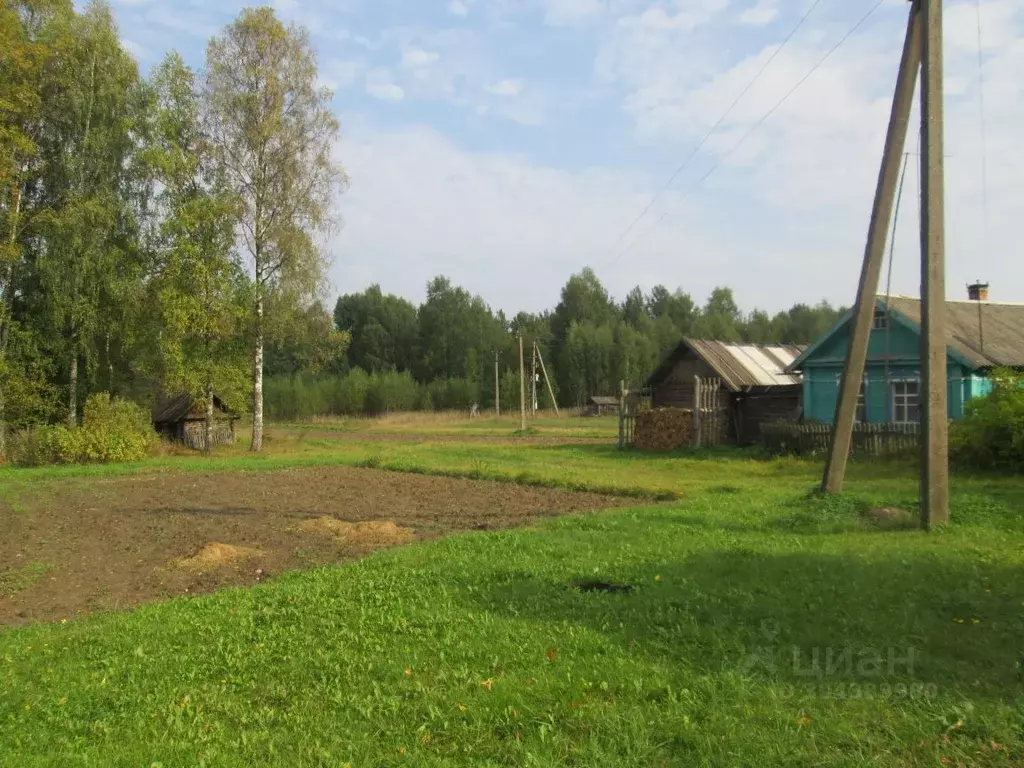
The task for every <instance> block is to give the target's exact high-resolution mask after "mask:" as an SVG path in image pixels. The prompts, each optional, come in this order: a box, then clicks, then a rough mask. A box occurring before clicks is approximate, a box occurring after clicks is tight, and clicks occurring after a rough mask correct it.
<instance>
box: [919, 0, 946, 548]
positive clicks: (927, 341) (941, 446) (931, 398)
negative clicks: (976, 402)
mask: <svg viewBox="0 0 1024 768" xmlns="http://www.w3.org/2000/svg"><path fill="white" fill-rule="evenodd" d="M923 1H924V57H923V60H922V69H921V189H922V200H921V335H922V339H921V346H922V348H921V353H922V354H921V360H922V363H923V370H922V373H923V376H922V378H923V381H922V382H921V383H922V384H923V386H922V388H921V389H922V390H923V391H922V392H921V395H922V396H923V397H924V411H923V414H922V416H923V419H924V434H923V435H922V442H923V443H924V447H923V452H924V457H923V461H922V462H921V523H922V525H923V526H924V527H926V528H928V527H930V526H933V525H943V524H945V523H947V522H949V415H948V414H949V410H948V403H947V397H948V395H947V392H946V387H947V386H948V384H947V372H946V355H947V354H948V353H947V351H946V232H945V195H944V189H943V188H944V185H945V178H944V177H945V169H944V167H943V164H944V159H943V103H942V85H943V77H942V0H923Z"/></svg>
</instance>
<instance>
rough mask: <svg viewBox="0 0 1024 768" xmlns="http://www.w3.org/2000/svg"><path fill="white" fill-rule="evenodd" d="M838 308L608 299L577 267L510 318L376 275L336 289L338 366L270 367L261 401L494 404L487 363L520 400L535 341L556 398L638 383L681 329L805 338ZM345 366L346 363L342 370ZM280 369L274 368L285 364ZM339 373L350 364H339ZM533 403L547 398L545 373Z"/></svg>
mask: <svg viewBox="0 0 1024 768" xmlns="http://www.w3.org/2000/svg"><path fill="white" fill-rule="evenodd" d="M842 311H843V310H841V309H836V308H833V307H832V306H830V305H829V304H828V303H827V302H824V301H822V302H820V303H818V304H816V305H814V306H808V305H805V304H797V305H795V306H793V307H792V308H790V309H789V310H788V311H785V312H778V313H777V314H775V315H769V314H768V313H766V312H764V311H762V310H754V311H752V312H743V311H741V310H740V309H739V307H738V306H737V304H736V301H735V299H734V297H733V293H732V291H731V290H730V289H729V288H725V287H719V288H715V289H714V290H713V291H712V292H711V295H710V296H709V297H708V298H707V299H706V300H705V301H704V302H698V301H696V300H694V298H693V297H691V296H690V295H689V294H687V293H686V292H684V291H683V290H682V289H676V290H674V291H670V290H669V289H667V288H665V287H664V286H660V285H659V286H655V287H654V288H653V289H651V291H649V292H647V293H645V292H644V291H643V290H642V289H640V288H634V289H633V290H632V291H630V292H629V293H628V294H627V295H626V297H625V299H624V300H622V301H616V300H615V299H613V298H612V297H611V296H610V295H609V293H608V291H607V289H606V288H605V287H604V286H603V285H602V284H601V281H600V280H599V279H598V278H597V276H596V275H595V274H594V272H593V271H592V270H590V269H584V270H582V271H581V272H580V273H579V274H576V275H573V276H572V277H570V278H569V280H568V281H567V282H566V283H565V285H564V286H563V287H562V290H561V295H560V300H559V302H558V304H557V305H556V306H555V307H554V308H553V309H551V310H549V311H544V312H541V313H536V314H534V313H529V312H520V313H518V314H516V315H515V316H514V317H507V316H506V315H505V314H504V313H503V312H501V311H497V312H494V311H492V310H491V308H490V307H489V306H488V305H487V304H486V302H484V300H483V299H482V298H480V297H479V296H473V295H471V294H470V293H469V292H468V291H466V290H465V289H464V288H460V287H458V286H456V285H453V284H452V282H451V281H450V280H449V279H447V278H445V277H437V278H435V279H433V280H432V281H431V282H430V283H429V285H428V286H427V294H426V298H425V300H424V301H423V303H422V304H420V305H419V306H416V305H415V304H413V303H412V302H410V301H408V300H407V299H404V298H401V297H399V296H394V295H391V294H385V293H384V292H383V291H382V290H381V288H380V286H377V285H374V286H371V287H370V288H368V289H366V290H365V291H362V292H360V293H352V294H348V295H345V296H342V297H341V298H340V299H338V301H337V304H336V305H335V308H334V324H335V327H336V329H337V330H339V331H341V332H342V333H344V334H345V335H346V337H347V339H348V348H347V353H346V355H345V357H344V361H337V362H336V365H337V364H338V363H340V367H339V368H336V369H334V370H332V371H330V372H329V373H327V372H323V373H321V374H320V375H315V374H312V373H311V372H309V371H303V370H301V369H300V368H294V369H292V370H287V371H285V370H282V369H280V368H277V367H275V368H273V369H272V370H269V371H268V372H269V373H272V374H274V375H273V377H272V378H271V379H270V381H269V382H268V390H267V399H268V402H267V406H268V409H269V412H270V414H271V415H272V416H273V417H274V418H280V419H301V418H308V417H310V416H315V415H352V414H358V413H381V412H385V411H388V410H409V409H417V410H429V409H437V410H442V409H445V410H446V409H454V408H457V409H468V408H469V407H470V406H471V405H472V404H473V403H476V404H477V405H478V406H479V407H481V408H484V409H491V408H493V407H494V397H495V389H494V363H495V354H497V359H498V367H499V376H498V379H499V391H498V397H499V398H500V402H501V406H502V408H503V409H504V410H510V409H515V408H518V407H519V379H518V375H519V351H518V341H517V337H518V336H519V335H521V336H522V337H523V340H524V346H525V349H526V352H525V358H526V359H525V366H526V368H527V376H529V375H530V368H531V363H530V350H531V347H532V345H533V343H534V342H536V343H537V345H538V347H539V349H540V352H541V355H542V357H543V359H544V361H545V364H546V366H547V371H548V373H549V375H550V378H551V384H552V388H553V390H554V392H555V396H556V398H557V399H558V402H559V404H560V405H563V406H576V405H580V404H582V403H584V402H586V400H587V399H588V398H589V397H590V396H591V395H597V394H615V393H616V392H617V391H618V387H619V382H620V381H625V382H627V383H629V384H637V383H639V382H642V381H643V380H644V379H646V377H647V376H648V375H649V374H650V373H651V372H652V371H653V370H654V368H655V367H656V366H657V364H658V362H659V361H660V360H661V358H662V357H663V356H664V355H666V354H667V353H668V352H669V351H670V350H672V349H673V348H674V347H675V346H676V345H677V344H678V343H679V341H680V339H682V338H683V337H684V336H691V337H699V338H709V339H719V340H722V341H733V342H739V341H746V342H755V343H788V344H808V343H810V342H812V341H813V340H815V339H816V338H818V337H819V336H821V335H822V334H823V333H824V332H825V331H827V330H828V329H829V328H830V327H831V326H832V325H833V324H834V323H835V322H836V321H837V320H838V319H839V316H840V314H841V312H842ZM350 371H351V372H352V373H350V374H349V373H348V372H350ZM282 374H283V375H282ZM346 374H348V375H346ZM538 401H539V404H540V406H541V407H550V402H549V401H550V397H549V396H548V393H547V389H546V387H545V386H544V385H543V383H542V384H541V385H540V386H539V387H538Z"/></svg>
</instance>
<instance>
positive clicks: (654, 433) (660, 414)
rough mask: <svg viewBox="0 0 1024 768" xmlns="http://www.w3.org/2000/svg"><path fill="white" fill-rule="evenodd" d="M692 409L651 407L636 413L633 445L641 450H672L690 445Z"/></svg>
mask: <svg viewBox="0 0 1024 768" xmlns="http://www.w3.org/2000/svg"><path fill="white" fill-rule="evenodd" d="M692 434H693V411H689V410H685V409H683V408H652V409H651V410H648V411H640V412H639V413H637V415H636V427H635V431H634V433H633V445H635V446H636V447H637V448H639V449H640V450H642V451H672V450H676V449H678V448H685V447H687V446H689V445H690V442H691V437H692Z"/></svg>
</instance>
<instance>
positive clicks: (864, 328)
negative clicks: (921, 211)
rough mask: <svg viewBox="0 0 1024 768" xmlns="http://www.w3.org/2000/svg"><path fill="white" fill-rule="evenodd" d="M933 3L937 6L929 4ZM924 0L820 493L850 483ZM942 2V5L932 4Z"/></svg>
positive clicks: (915, 22) (900, 80) (896, 105)
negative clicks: (856, 423) (859, 401)
mask: <svg viewBox="0 0 1024 768" xmlns="http://www.w3.org/2000/svg"><path fill="white" fill-rule="evenodd" d="M925 1H926V2H932V1H933V0H925ZM920 2H921V0H913V2H912V4H911V9H910V18H909V19H908V21H907V34H906V38H905V40H904V44H903V56H902V58H901V60H900V70H899V75H898V77H897V80H896V92H895V94H894V96H893V102H892V112H891V114H890V116H889V129H888V132H887V134H886V138H885V151H884V153H883V155H882V167H881V169H880V171H879V173H878V186H877V187H876V189H875V202H874V207H873V209H872V211H871V222H870V224H869V226H868V240H867V245H866V247H865V249H864V262H863V265H862V266H861V273H860V283H859V284H858V286H857V302H856V305H855V309H854V314H853V317H852V318H851V321H850V322H851V325H852V327H853V332H852V334H851V338H850V346H849V348H848V349H847V351H846V363H845V365H844V366H843V378H842V381H841V383H840V388H839V400H838V402H837V403H836V411H835V419H834V421H833V425H832V439H831V440H830V441H829V452H828V462H827V463H826V465H825V474H824V476H823V477H822V481H821V487H822V490H824V491H826V492H828V493H838V492H840V491H842V490H843V482H844V480H845V479H846V464H847V462H848V460H849V458H850V443H851V440H852V438H853V422H854V419H855V418H856V416H857V397H858V395H859V394H860V384H861V380H862V379H863V378H864V364H865V362H866V361H867V354H868V341H869V340H870V338H871V327H872V324H873V321H874V316H875V303H876V295H877V293H878V278H879V275H880V273H881V271H882V261H883V259H884V257H885V240H886V234H887V232H888V229H889V222H890V220H891V219H892V210H893V204H894V202H895V199H896V188H897V184H898V182H899V169H900V158H901V157H902V156H903V149H904V146H905V144H906V139H907V127H908V125H909V124H910V112H911V108H912V106H913V101H914V87H915V84H916V83H917V70H918V67H919V66H920V62H921V39H922V34H921V30H922V23H921V6H920ZM934 2H939V0H934Z"/></svg>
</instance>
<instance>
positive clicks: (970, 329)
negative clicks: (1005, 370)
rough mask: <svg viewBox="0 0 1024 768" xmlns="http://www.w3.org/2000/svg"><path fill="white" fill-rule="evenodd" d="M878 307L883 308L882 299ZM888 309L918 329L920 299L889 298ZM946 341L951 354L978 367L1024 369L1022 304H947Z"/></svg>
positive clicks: (980, 302) (1023, 309)
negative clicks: (951, 351) (1023, 367)
mask: <svg viewBox="0 0 1024 768" xmlns="http://www.w3.org/2000/svg"><path fill="white" fill-rule="evenodd" d="M879 304H881V305H882V306H883V307H884V306H885V299H884V298H882V299H880V300H879ZM889 307H890V308H891V309H892V310H893V311H894V312H898V313H899V314H901V315H903V317H905V318H906V319H907V320H910V321H911V322H912V323H914V324H915V325H917V326H918V327H920V325H921V300H920V299H916V298H911V297H908V296H892V297H890V299H889ZM979 311H980V316H979ZM946 338H947V345H948V346H949V347H950V348H951V349H952V350H953V351H954V352H957V353H959V354H960V356H961V357H964V358H965V359H967V360H968V361H969V362H970V363H972V364H973V365H975V366H977V367H978V368H992V367H999V366H1007V367H1020V366H1024V304H998V303H996V302H992V301H947V302H946Z"/></svg>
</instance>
